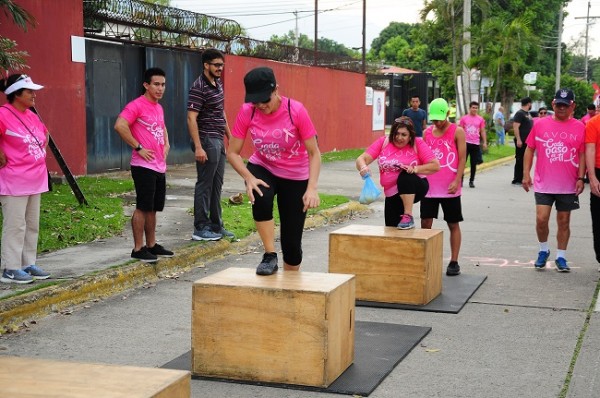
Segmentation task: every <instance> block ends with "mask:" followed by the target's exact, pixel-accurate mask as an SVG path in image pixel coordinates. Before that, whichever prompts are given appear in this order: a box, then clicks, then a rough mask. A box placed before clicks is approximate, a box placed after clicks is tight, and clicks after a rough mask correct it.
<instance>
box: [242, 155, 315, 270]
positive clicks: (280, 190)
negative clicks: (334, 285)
mask: <svg viewBox="0 0 600 398" xmlns="http://www.w3.org/2000/svg"><path fill="white" fill-rule="evenodd" d="M248 171H250V173H252V175H253V176H254V177H256V178H258V179H261V180H263V181H264V182H266V183H267V184H269V188H266V187H262V186H261V187H260V190H261V192H262V196H260V195H259V194H258V193H257V192H256V191H255V192H254V204H253V205H252V216H253V217H254V221H258V222H261V221H270V220H272V219H273V203H274V201H275V196H277V209H278V211H279V223H280V227H279V234H280V243H281V252H282V253H283V261H284V262H285V263H286V264H289V265H300V263H302V233H303V232H304V221H305V220H306V212H305V211H304V202H303V201H302V196H304V193H305V192H306V187H308V180H288V179H286V178H281V177H277V176H276V175H274V174H273V173H271V172H270V171H269V170H267V169H265V168H264V167H262V166H259V165H256V164H252V163H248Z"/></svg>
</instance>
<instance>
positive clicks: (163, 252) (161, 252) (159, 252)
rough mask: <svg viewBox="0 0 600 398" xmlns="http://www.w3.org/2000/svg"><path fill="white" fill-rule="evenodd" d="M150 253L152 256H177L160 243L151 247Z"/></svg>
mask: <svg viewBox="0 0 600 398" xmlns="http://www.w3.org/2000/svg"><path fill="white" fill-rule="evenodd" d="M148 251H149V252H150V253H151V254H154V255H155V256H161V257H173V255H174V254H175V253H173V252H172V251H171V250H167V249H165V248H164V247H162V246H161V245H159V244H158V243H155V244H154V246H152V247H149V248H148Z"/></svg>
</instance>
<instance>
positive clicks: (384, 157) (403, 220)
mask: <svg viewBox="0 0 600 398" xmlns="http://www.w3.org/2000/svg"><path fill="white" fill-rule="evenodd" d="M375 159H378V163H379V173H380V179H379V181H380V183H381V186H382V187H383V190H384V193H385V211H384V214H385V225H386V226H388V227H395V226H397V227H398V228H399V229H411V228H414V227H415V222H414V218H413V205H414V204H415V203H417V202H419V201H420V200H421V199H422V198H423V197H424V196H425V194H426V193H427V190H428V189H429V183H428V182H427V179H426V178H425V177H423V176H425V175H427V174H432V173H435V172H436V171H438V170H439V169H440V164H439V162H438V161H437V159H436V158H435V156H434V154H433V152H432V151H431V149H430V148H429V146H428V145H427V144H425V142H423V140H422V139H420V138H417V137H415V129H414V127H413V124H412V120H410V118H408V117H406V116H402V117H400V118H398V119H396V120H395V121H394V123H393V124H392V128H391V131H390V135H389V137H385V136H384V137H380V138H379V139H377V140H376V141H375V142H374V143H373V144H371V146H370V147H368V148H367V150H366V151H365V152H364V153H363V154H362V155H360V156H359V157H358V158H357V159H356V168H357V169H358V171H359V172H360V175H361V176H365V175H366V174H370V170H369V164H370V163H371V162H373V161H374V160H375Z"/></svg>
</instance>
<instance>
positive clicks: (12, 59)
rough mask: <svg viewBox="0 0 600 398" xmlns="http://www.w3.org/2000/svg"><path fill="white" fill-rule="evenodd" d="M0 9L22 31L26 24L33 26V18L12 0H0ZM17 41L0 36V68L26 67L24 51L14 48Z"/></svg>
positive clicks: (25, 28)
mask: <svg viewBox="0 0 600 398" xmlns="http://www.w3.org/2000/svg"><path fill="white" fill-rule="evenodd" d="M0 9H1V10H2V11H4V15H6V16H7V17H8V18H9V19H12V21H13V22H14V23H15V24H16V25H17V26H19V27H20V28H21V29H23V30H24V31H27V27H28V25H31V26H35V23H36V22H35V18H34V17H33V15H31V14H30V13H29V12H28V11H27V10H25V9H24V8H23V7H21V6H20V5H18V4H17V3H16V2H15V1H14V0H0ZM16 47H17V43H16V42H15V41H14V40H11V39H9V38H7V37H3V36H0V69H2V70H5V71H8V70H18V69H23V68H26V67H27V64H26V62H25V57H27V56H28V54H27V53H26V52H25V51H18V50H16Z"/></svg>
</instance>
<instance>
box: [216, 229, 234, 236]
mask: <svg viewBox="0 0 600 398" xmlns="http://www.w3.org/2000/svg"><path fill="white" fill-rule="evenodd" d="M218 233H219V234H221V235H222V236H223V237H224V238H230V239H233V238H235V234H234V233H233V232H231V231H228V230H226V229H225V228H223V227H221V230H220V231H219V232H218Z"/></svg>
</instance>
